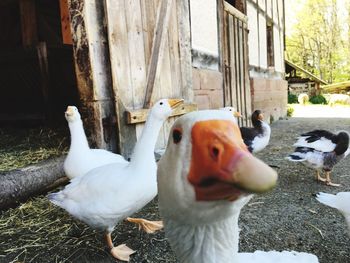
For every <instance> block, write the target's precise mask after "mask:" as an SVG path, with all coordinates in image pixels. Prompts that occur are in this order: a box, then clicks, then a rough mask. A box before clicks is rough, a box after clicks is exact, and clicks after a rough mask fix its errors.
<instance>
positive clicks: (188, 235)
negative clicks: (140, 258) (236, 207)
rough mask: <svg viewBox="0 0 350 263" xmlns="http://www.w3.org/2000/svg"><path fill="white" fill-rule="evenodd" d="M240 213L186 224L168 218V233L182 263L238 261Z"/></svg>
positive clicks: (166, 222)
mask: <svg viewBox="0 0 350 263" xmlns="http://www.w3.org/2000/svg"><path fill="white" fill-rule="evenodd" d="M238 217H239V213H238V214H235V215H233V216H232V217H229V218H227V219H225V220H221V221H217V222H214V223H211V224H206V225H184V224H180V223H178V222H176V221H174V220H169V219H167V218H164V223H165V233H166V236H167V238H168V239H169V242H170V244H171V246H172V248H173V249H174V251H175V253H176V255H177V258H178V260H179V262H181V263H217V262H227V263H235V262H238V261H237V256H236V255H237V254H238V242H239V228H238Z"/></svg>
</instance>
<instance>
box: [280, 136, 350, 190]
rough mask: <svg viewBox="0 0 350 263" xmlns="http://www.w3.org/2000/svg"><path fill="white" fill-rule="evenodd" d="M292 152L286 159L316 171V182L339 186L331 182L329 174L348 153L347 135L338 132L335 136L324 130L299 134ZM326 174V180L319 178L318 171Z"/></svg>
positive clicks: (349, 149) (349, 150)
mask: <svg viewBox="0 0 350 263" xmlns="http://www.w3.org/2000/svg"><path fill="white" fill-rule="evenodd" d="M293 146H296V148H295V150H294V152H293V153H292V154H290V155H289V156H288V157H287V159H288V160H290V161H292V162H301V163H303V164H304V165H306V166H308V167H310V168H313V169H315V170H316V178H317V180H318V181H322V182H325V183H326V184H327V185H331V186H340V184H335V183H332V182H331V178H330V173H331V171H332V169H333V167H334V166H335V165H336V164H337V163H338V162H339V161H340V160H341V159H343V158H345V157H346V156H347V155H348V154H349V152H350V148H349V134H348V133H347V132H345V131H340V132H338V133H337V134H334V133H332V132H329V131H326V130H313V131H310V132H307V133H303V134H301V136H300V137H298V140H297V142H296V143H295V144H294V145H293ZM321 170H323V171H325V173H326V178H323V177H321V175H320V171H321Z"/></svg>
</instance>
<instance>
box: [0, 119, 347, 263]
mask: <svg viewBox="0 0 350 263" xmlns="http://www.w3.org/2000/svg"><path fill="white" fill-rule="evenodd" d="M349 127H350V119H346V118H339V119H336V118H322V119H315V118H312V119H311V118H291V119H289V120H280V121H277V122H275V123H273V124H272V137H271V143H270V145H269V146H268V147H267V148H266V149H265V150H264V151H263V152H261V153H259V154H258V157H259V158H261V159H263V160H264V161H266V162H267V163H268V164H270V165H275V166H278V168H276V169H277V170H278V173H279V183H278V185H277V187H276V188H275V190H273V191H272V192H270V193H268V194H265V195H263V196H255V197H254V198H253V199H252V200H251V201H250V203H249V204H248V205H247V206H246V207H245V208H244V209H243V210H242V213H241V217H240V228H241V234H240V250H241V251H245V252H251V251H255V250H258V249H259V250H295V251H305V252H310V253H314V254H316V255H317V256H318V258H319V260H320V262H321V263H337V262H339V263H345V262H350V246H349V244H350V242H349V241H350V239H349V236H348V234H347V228H346V224H345V221H344V218H343V217H342V216H341V214H340V213H339V212H338V211H336V210H335V209H332V208H329V207H326V206H324V205H322V204H320V203H318V202H317V201H316V199H315V194H316V193H318V192H320V191H323V192H328V193H337V192H339V191H350V172H349V171H350V161H349V157H348V158H347V159H345V160H342V161H341V162H340V163H339V164H338V165H337V166H336V167H335V168H334V170H333V173H332V178H333V181H334V182H336V183H341V184H342V186H341V187H338V188H334V187H329V186H325V185H323V184H320V183H318V182H316V181H315V179H314V171H312V170H310V169H308V168H306V167H304V166H302V165H300V164H296V163H290V162H288V161H287V160H285V159H284V157H285V156H286V155H288V153H290V152H291V151H292V150H293V146H292V144H293V143H294V141H295V138H296V136H297V135H298V134H300V133H302V132H305V131H309V130H312V129H316V128H317V129H320V128H321V129H328V130H331V131H336V130H340V129H343V130H350V129H349ZM31 206H36V207H37V210H35V211H36V212H32V210H30V209H29V208H30V207H31ZM14 214H15V216H14ZM135 216H142V217H144V218H149V219H158V218H159V215H158V209H157V202H156V200H154V201H153V202H152V203H151V204H149V205H148V206H147V207H145V208H144V209H143V210H142V211H140V212H139V213H138V214H137V215H135ZM44 217H45V219H43V218H44ZM0 219H1V220H0V262H1V263H2V262H6V263H7V262H116V261H115V260H113V259H112V258H111V257H110V256H109V254H108V253H107V250H106V248H105V245H104V243H103V237H102V235H101V234H100V233H97V232H95V231H93V230H91V229H90V228H88V227H87V226H86V225H84V224H82V223H79V222H77V221H75V220H74V219H72V218H71V217H70V216H69V215H67V214H66V213H65V212H64V211H63V210H61V209H58V208H56V207H54V206H52V205H51V204H49V202H48V201H47V200H46V198H45V197H44V196H41V197H38V198H35V199H33V200H30V201H28V202H27V203H26V204H24V205H22V206H21V207H19V208H16V209H13V210H8V211H4V212H2V213H0ZM6 219H8V220H7V221H8V223H6V226H5V225H4V224H1V222H3V221H4V220H6ZM113 237H114V242H115V244H119V243H126V244H127V245H128V246H129V247H131V248H133V249H135V250H137V252H136V253H135V254H134V255H133V256H132V259H131V262H138V263H139V262H144V263H146V262H155V263H156V262H176V259H175V257H174V254H173V253H172V251H171V248H170V247H169V244H168V243H167V240H166V239H165V237H164V233H163V232H162V231H161V232H159V233H156V234H152V235H148V234H145V233H142V232H140V231H138V229H137V228H136V227H135V226H134V225H131V224H128V223H124V222H123V223H121V224H119V225H118V226H117V228H116V230H115V231H114V232H113Z"/></svg>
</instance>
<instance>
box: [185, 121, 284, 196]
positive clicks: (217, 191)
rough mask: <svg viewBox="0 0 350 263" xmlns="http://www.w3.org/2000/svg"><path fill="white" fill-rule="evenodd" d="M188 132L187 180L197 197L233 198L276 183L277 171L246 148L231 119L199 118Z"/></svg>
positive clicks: (259, 190) (268, 187) (263, 189)
mask: <svg viewBox="0 0 350 263" xmlns="http://www.w3.org/2000/svg"><path fill="white" fill-rule="evenodd" d="M191 136H192V159H191V166H190V171H189V174H188V180H189V182H190V183H191V184H192V185H193V186H194V189H195V194H196V199H197V200H198V201H213V200H230V201H233V200H236V199H237V198H238V197H239V196H240V195H241V194H243V193H258V192H266V191H268V190H270V189H271V188H273V187H274V186H275V185H276V182H277V173H276V172H275V171H274V170H273V169H272V168H270V167H269V166H268V165H266V164H265V163H263V162H262V161H260V160H259V159H257V158H255V157H254V156H253V155H251V154H250V153H249V152H248V150H247V147H246V146H245V144H244V143H243V140H242V137H241V133H240V130H239V127H238V126H237V125H236V124H235V123H234V122H232V121H229V120H209V121H200V122H197V123H196V124H195V125H194V126H193V128H192V132H191Z"/></svg>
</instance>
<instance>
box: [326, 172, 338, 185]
mask: <svg viewBox="0 0 350 263" xmlns="http://www.w3.org/2000/svg"><path fill="white" fill-rule="evenodd" d="M326 185H329V186H340V184H335V183H332V182H331V172H326Z"/></svg>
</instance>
